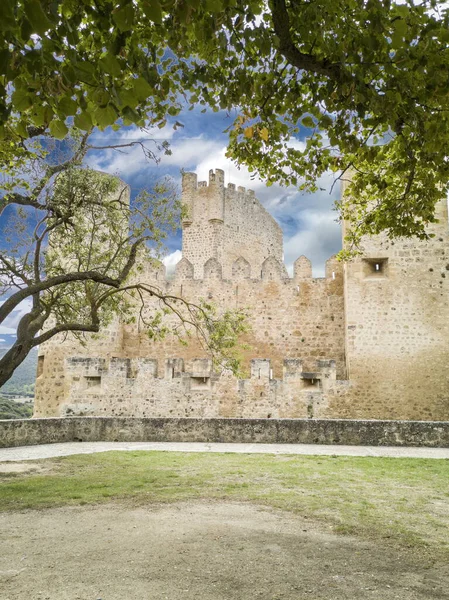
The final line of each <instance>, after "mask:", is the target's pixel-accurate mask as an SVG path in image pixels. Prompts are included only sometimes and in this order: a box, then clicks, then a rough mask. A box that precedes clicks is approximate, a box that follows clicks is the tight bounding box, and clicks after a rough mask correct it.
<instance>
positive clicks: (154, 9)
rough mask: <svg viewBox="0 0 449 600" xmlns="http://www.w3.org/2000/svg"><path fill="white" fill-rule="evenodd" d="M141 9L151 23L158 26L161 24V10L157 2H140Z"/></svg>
mask: <svg viewBox="0 0 449 600" xmlns="http://www.w3.org/2000/svg"><path fill="white" fill-rule="evenodd" d="M142 9H143V12H144V13H145V16H147V17H148V18H149V19H151V21H153V23H157V24H158V25H159V24H161V23H162V9H161V5H160V3H159V1H158V0H149V1H145V2H142Z"/></svg>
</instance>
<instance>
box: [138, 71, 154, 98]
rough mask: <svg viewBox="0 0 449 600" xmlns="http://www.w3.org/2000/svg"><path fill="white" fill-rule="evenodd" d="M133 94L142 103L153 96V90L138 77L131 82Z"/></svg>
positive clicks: (146, 82)
mask: <svg viewBox="0 0 449 600" xmlns="http://www.w3.org/2000/svg"><path fill="white" fill-rule="evenodd" d="M133 93H134V94H135V96H136V98H137V99H138V100H139V101H143V100H146V99H147V98H148V97H150V96H151V95H152V94H153V88H152V87H151V86H150V84H149V83H148V81H146V80H145V79H144V78H143V77H138V78H137V79H135V80H134V81H133Z"/></svg>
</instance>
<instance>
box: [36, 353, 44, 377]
mask: <svg viewBox="0 0 449 600" xmlns="http://www.w3.org/2000/svg"><path fill="white" fill-rule="evenodd" d="M44 360H45V357H44V356H38V357H37V373H36V377H40V376H41V375H42V373H43V372H44Z"/></svg>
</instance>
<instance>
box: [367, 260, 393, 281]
mask: <svg viewBox="0 0 449 600" xmlns="http://www.w3.org/2000/svg"><path fill="white" fill-rule="evenodd" d="M363 275H364V277H365V279H380V278H383V277H388V258H364V259H363Z"/></svg>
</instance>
